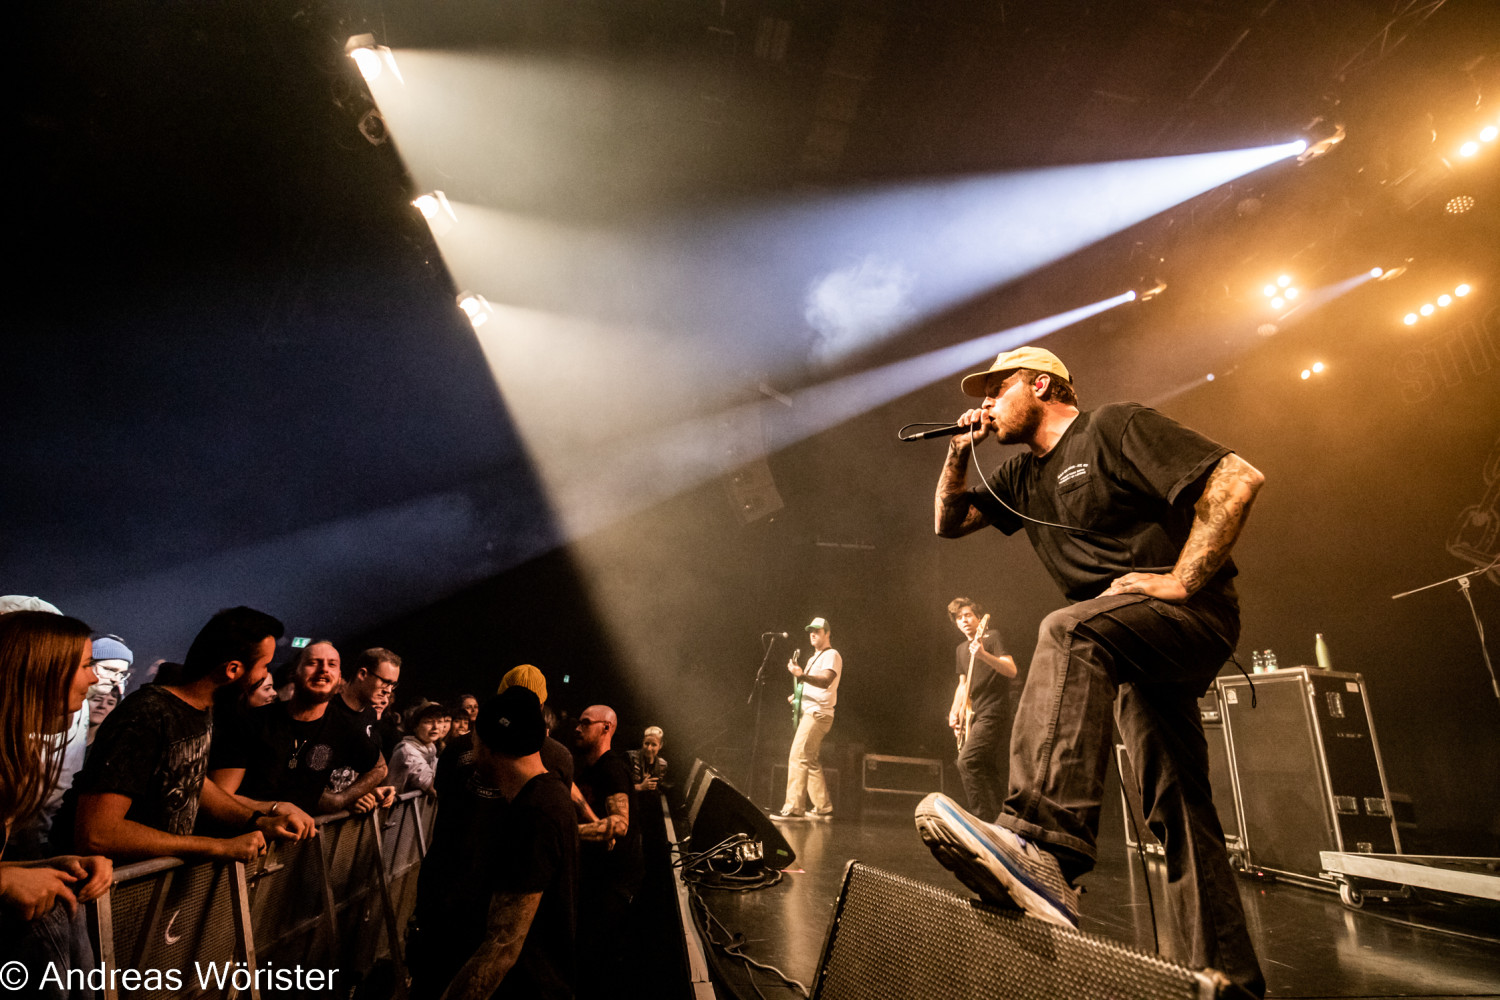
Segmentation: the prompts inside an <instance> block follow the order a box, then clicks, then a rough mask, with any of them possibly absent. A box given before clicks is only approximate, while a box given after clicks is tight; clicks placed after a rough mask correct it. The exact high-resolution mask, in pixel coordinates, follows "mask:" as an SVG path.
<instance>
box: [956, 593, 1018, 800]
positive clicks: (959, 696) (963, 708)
mask: <svg viewBox="0 0 1500 1000" xmlns="http://www.w3.org/2000/svg"><path fill="white" fill-rule="evenodd" d="M948 617H949V618H950V619H952V620H953V624H954V625H956V626H958V630H959V631H960V632H962V633H963V636H964V639H963V642H960V643H959V644H958V648H957V649H956V650H954V660H955V666H956V668H957V674H958V683H957V684H956V685H955V687H954V689H953V706H952V707H951V708H949V710H948V727H949V728H950V729H952V730H953V732H954V733H955V734H956V735H957V736H958V777H959V779H960V780H961V781H962V782H963V786H964V795H965V796H966V797H967V798H968V800H969V809H970V810H971V811H973V812H974V813H975V814H976V815H978V816H990V817H994V816H998V815H1000V806H1001V804H1002V803H1003V802H1004V801H1005V791H1006V785H1005V772H1006V761H1007V760H1009V759H1010V724H1011V718H1012V717H1013V716H1014V715H1015V712H1014V710H1013V704H1012V701H1011V693H1010V686H1011V685H1010V682H1011V678H1013V677H1015V676H1016V661H1015V660H1014V659H1012V658H1011V655H1010V654H1009V653H1007V652H1006V651H1005V645H1004V644H1003V643H1002V642H1001V641H1000V633H999V632H997V631H995V630H994V629H992V628H986V629H985V630H984V634H983V635H980V634H979V626H980V624H981V623H980V619H981V618H983V617H984V609H983V608H981V607H980V606H979V604H978V603H977V602H975V601H973V600H970V599H969V598H967V597H955V598H954V599H953V600H952V601H949V602H948Z"/></svg>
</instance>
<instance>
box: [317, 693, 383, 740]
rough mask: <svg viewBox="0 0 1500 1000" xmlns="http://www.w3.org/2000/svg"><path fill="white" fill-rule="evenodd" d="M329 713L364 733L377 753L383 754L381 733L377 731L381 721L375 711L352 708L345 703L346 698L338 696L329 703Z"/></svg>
mask: <svg viewBox="0 0 1500 1000" xmlns="http://www.w3.org/2000/svg"><path fill="white" fill-rule="evenodd" d="M328 711H330V712H333V713H335V714H336V715H337V716H339V717H341V718H342V719H343V720H344V722H345V723H347V724H348V725H349V726H350V727H351V728H353V729H356V730H358V731H359V732H360V733H362V734H363V735H364V738H365V739H367V740H369V741H370V745H371V746H373V747H374V748H375V752H376V753H380V752H381V748H380V733H379V732H377V731H376V729H375V727H376V725H377V724H378V723H379V722H380V719H379V718H377V717H376V715H375V709H373V708H359V709H356V708H350V707H349V703H348V702H346V701H344V696H343V695H341V694H336V695H334V696H333V697H332V698H331V699H329V701H328Z"/></svg>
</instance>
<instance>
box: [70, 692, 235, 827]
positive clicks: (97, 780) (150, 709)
mask: <svg viewBox="0 0 1500 1000" xmlns="http://www.w3.org/2000/svg"><path fill="white" fill-rule="evenodd" d="M212 737H213V717H212V715H211V713H210V712H209V711H208V710H206V709H203V710H200V709H197V708H194V707H193V706H192V705H189V704H188V703H187V702H185V701H183V700H182V699H181V698H179V697H177V696H176V695H175V694H173V693H172V692H170V691H168V690H167V689H166V688H165V687H161V686H159V685H155V684H152V685H148V686H146V687H143V688H141V689H140V690H138V691H136V693H135V694H133V695H131V696H130V697H128V698H126V699H125V700H124V701H122V702H120V706H119V707H118V708H116V709H115V710H114V711H113V712H111V713H110V714H109V717H108V718H106V719H105V720H104V721H103V722H102V723H101V724H100V725H99V732H98V733H97V734H96V735H95V737H94V745H93V747H92V748H91V752H90V753H89V757H88V760H87V761H86V762H85V763H84V765H83V770H82V771H79V772H78V777H76V778H75V779H73V787H72V789H70V790H69V793H68V794H69V796H73V797H75V799H76V796H77V795H97V794H102V793H114V794H116V795H125V796H129V798H130V809H129V810H128V811H127V812H126V813H125V818H126V819H128V820H130V821H131V822H134V823H141V824H143V825H145V826H149V827H152V828H154V829H157V830H164V831H166V832H167V833H172V834H178V835H180V836H185V835H187V834H190V833H192V832H193V824H194V823H195V822H196V821H197V818H198V798H199V796H200V795H201V794H202V792H203V777H204V775H205V774H206V773H207V771H208V752H209V751H208V748H209V743H210V742H211V740H212ZM69 812H70V813H71V812H72V810H69Z"/></svg>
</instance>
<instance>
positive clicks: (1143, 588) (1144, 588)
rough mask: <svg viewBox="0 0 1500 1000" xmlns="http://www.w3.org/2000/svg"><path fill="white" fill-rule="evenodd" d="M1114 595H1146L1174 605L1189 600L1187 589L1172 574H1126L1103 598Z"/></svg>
mask: <svg viewBox="0 0 1500 1000" xmlns="http://www.w3.org/2000/svg"><path fill="white" fill-rule="evenodd" d="M1114 594H1145V595H1146V596H1147V597H1154V598H1156V599H1157V600H1159V601H1168V602H1170V603H1172V604H1181V603H1182V602H1183V601H1185V600H1187V599H1188V592H1187V588H1186V587H1184V586H1183V585H1182V581H1181V580H1179V579H1177V577H1175V576H1173V575H1172V574H1170V573H1126V574H1125V575H1124V576H1122V577H1119V578H1118V579H1116V580H1115V582H1114V583H1111V584H1110V585H1109V589H1108V590H1106V591H1105V592H1104V594H1103V596H1105V597H1109V596H1111V595H1114Z"/></svg>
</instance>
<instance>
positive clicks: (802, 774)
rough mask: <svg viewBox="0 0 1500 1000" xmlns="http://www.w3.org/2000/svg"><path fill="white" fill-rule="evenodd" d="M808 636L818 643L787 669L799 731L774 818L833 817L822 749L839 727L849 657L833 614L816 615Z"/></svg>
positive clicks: (809, 639)
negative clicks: (837, 638)
mask: <svg viewBox="0 0 1500 1000" xmlns="http://www.w3.org/2000/svg"><path fill="white" fill-rule="evenodd" d="M807 638H808V641H809V642H810V643H811V644H812V648H813V653H812V656H811V657H809V658H808V661H807V663H806V664H799V663H798V662H797V659H798V658H797V657H795V656H794V657H792V658H791V659H790V660H788V661H787V663H786V669H787V673H789V674H791V675H792V677H793V678H794V686H793V691H792V697H791V702H792V710H793V714H795V715H796V717H797V735H796V736H794V737H792V752H791V753H790V754H789V755H788V757H787V762H786V801H785V803H784V804H783V805H782V807H781V811H780V812H775V813H772V814H771V818H772V819H778V820H797V819H807V818H808V817H809V816H810V817H812V818H813V819H832V818H833V800H832V799H830V798H829V797H828V782H826V781H825V780H823V764H822V761H821V760H819V754H820V753H821V752H822V749H823V737H825V736H827V735H828V730H830V729H832V728H833V707H834V705H835V704H837V702H838V699H839V678H840V677H841V676H842V675H843V673H844V659H843V657H841V656H839V651H838V650H836V649H834V648H833V637H832V632H831V630H830V628H829V625H828V619H826V618H814V619H813V620H812V621H811V622H810V623H808V625H807ZM804 793H805V795H806V798H807V799H809V800H811V804H812V810H811V812H809V811H808V810H807V808H806V807H805V806H804V805H803V797H804Z"/></svg>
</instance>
